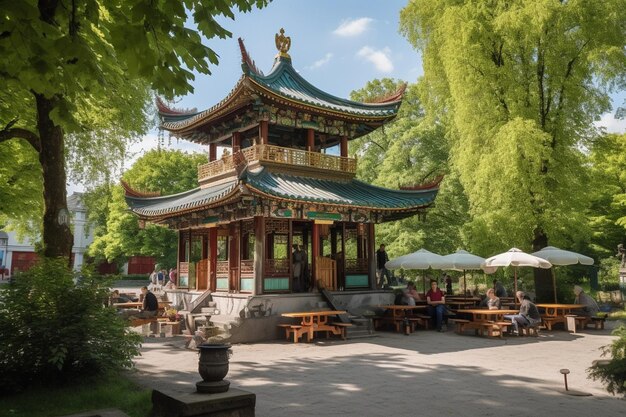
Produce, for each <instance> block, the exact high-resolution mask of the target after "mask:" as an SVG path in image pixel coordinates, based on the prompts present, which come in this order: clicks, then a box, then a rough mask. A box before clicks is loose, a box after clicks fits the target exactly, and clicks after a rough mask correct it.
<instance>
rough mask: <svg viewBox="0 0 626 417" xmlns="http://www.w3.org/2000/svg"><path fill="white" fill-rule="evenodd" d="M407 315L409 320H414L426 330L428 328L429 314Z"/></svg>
mask: <svg viewBox="0 0 626 417" xmlns="http://www.w3.org/2000/svg"><path fill="white" fill-rule="evenodd" d="M408 317H409V320H411V321H413V320H415V322H416V323H417V324H418V325H419V326H420V327H422V328H424V329H425V330H428V329H429V328H430V316H427V315H425V314H413V315H410V316H408ZM448 320H449V319H448Z"/></svg>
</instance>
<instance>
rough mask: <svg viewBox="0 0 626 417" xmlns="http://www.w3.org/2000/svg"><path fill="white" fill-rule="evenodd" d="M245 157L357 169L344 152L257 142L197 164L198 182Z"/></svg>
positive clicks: (345, 170)
mask: <svg viewBox="0 0 626 417" xmlns="http://www.w3.org/2000/svg"><path fill="white" fill-rule="evenodd" d="M241 158H243V159H244V160H245V161H246V162H247V163H248V164H250V163H252V162H259V163H261V164H262V163H263V162H266V163H271V164H278V165H285V166H286V167H287V166H292V167H302V168H314V169H317V170H325V171H333V172H337V173H342V174H343V175H345V174H352V175H354V174H355V173H356V159H354V158H345V157H342V156H334V155H326V154H323V153H319V152H309V151H303V150H300V149H291V148H283V147H281V146H274V145H255V146H251V147H249V148H245V149H242V150H241V151H239V152H236V153H235V154H234V155H227V156H224V157H222V158H220V159H218V160H217V161H212V162H209V163H208V164H203V165H199V166H198V182H200V183H202V182H204V181H206V180H208V179H210V178H213V177H216V176H219V175H222V174H224V173H227V172H230V171H234V169H235V166H236V165H237V163H238V162H239V161H241Z"/></svg>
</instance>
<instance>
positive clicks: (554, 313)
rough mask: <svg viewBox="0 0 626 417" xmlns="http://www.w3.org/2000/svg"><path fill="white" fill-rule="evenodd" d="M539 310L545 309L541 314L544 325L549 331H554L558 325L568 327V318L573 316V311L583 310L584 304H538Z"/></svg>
mask: <svg viewBox="0 0 626 417" xmlns="http://www.w3.org/2000/svg"><path fill="white" fill-rule="evenodd" d="M536 306H537V308H540V309H543V310H544V312H543V313H542V314H541V319H542V321H543V324H544V325H545V326H546V328H547V329H548V330H552V326H553V325H554V324H557V323H563V326H564V327H567V316H568V315H570V314H571V312H572V310H577V309H582V308H584V307H585V305H584V304H552V303H541V304H536Z"/></svg>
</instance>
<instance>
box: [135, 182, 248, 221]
mask: <svg viewBox="0 0 626 417" xmlns="http://www.w3.org/2000/svg"><path fill="white" fill-rule="evenodd" d="M236 185H237V179H236V178H233V180H232V181H228V182H227V183H223V184H219V185H215V186H213V187H207V188H194V189H193V190H189V191H185V192H183V193H180V194H173V195H168V196H163V197H149V198H139V197H130V196H126V203H127V204H128V206H129V207H130V209H131V210H132V211H133V212H134V213H136V214H138V215H139V216H142V217H160V216H165V215H168V214H170V213H175V212H178V211H187V210H193V209H194V208H199V207H202V206H206V205H208V204H211V203H214V202H217V201H219V200H220V199H222V198H224V197H226V196H227V195H229V194H231V193H232V192H233V191H234V190H235V187H236Z"/></svg>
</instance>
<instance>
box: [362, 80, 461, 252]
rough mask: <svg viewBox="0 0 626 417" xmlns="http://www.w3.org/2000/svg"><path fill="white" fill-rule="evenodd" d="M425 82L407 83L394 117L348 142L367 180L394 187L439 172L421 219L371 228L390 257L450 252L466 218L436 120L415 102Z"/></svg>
mask: <svg viewBox="0 0 626 417" xmlns="http://www.w3.org/2000/svg"><path fill="white" fill-rule="evenodd" d="M399 84H400V82H399V81H395V80H391V79H382V80H373V81H370V82H369V83H368V84H367V85H366V86H365V87H364V88H363V89H361V90H357V91H353V92H352V94H351V98H352V99H353V100H359V101H363V100H366V99H369V98H373V97H377V96H381V95H385V94H388V93H390V92H393V91H395V90H396V89H397V87H398V86H399ZM424 90H425V84H423V83H422V82H418V83H417V84H411V85H409V86H408V88H407V90H406V93H405V95H404V100H403V104H402V107H401V108H400V111H399V113H398V116H397V117H396V119H395V120H394V121H393V122H392V123H390V124H388V125H385V126H384V128H383V129H379V130H377V131H374V132H372V133H370V134H369V135H366V136H364V137H362V138H360V139H357V140H355V141H353V142H352V144H351V148H350V152H351V153H353V154H355V155H357V156H358V158H359V165H358V172H357V175H358V176H359V177H360V178H361V179H363V180H365V181H368V182H371V183H374V184H377V185H380V186H386V187H391V188H393V187H399V186H411V185H416V184H423V183H426V182H429V181H432V180H434V179H436V178H437V177H438V176H439V175H445V177H444V180H443V182H442V183H441V185H440V191H439V195H438V196H437V199H436V200H435V204H434V206H433V207H432V208H431V209H430V210H429V212H428V215H427V221H426V222H424V221H423V220H422V219H420V218H419V217H418V216H413V217H410V218H407V219H404V220H400V221H397V222H392V223H385V224H382V225H380V226H379V227H377V241H379V242H384V243H385V244H386V245H387V250H388V252H389V253H390V256H397V255H404V254H406V253H409V252H413V251H415V250H417V249H420V248H422V247H427V248H428V249H430V250H433V251H440V252H452V251H454V250H456V249H457V248H458V247H459V246H461V245H462V242H461V240H462V236H461V226H462V225H463V223H464V222H465V221H467V200H466V198H465V194H464V191H463V188H462V186H461V184H460V183H459V179H458V173H457V172H456V171H454V170H453V169H451V167H450V166H449V164H448V156H449V146H448V142H447V140H446V138H445V132H444V130H443V127H442V125H441V124H438V123H433V121H432V119H429V118H427V117H426V115H425V113H424V109H423V106H422V103H421V99H420V98H421V96H422V95H423V94H425V91H424Z"/></svg>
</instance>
